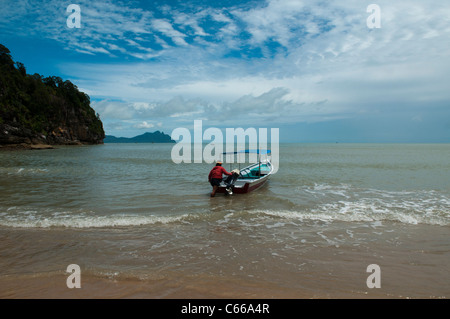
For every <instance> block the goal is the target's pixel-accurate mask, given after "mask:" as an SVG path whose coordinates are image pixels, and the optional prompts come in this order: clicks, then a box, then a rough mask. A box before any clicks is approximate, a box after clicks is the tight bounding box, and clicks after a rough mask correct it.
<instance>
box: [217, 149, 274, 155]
mask: <svg viewBox="0 0 450 319" xmlns="http://www.w3.org/2000/svg"><path fill="white" fill-rule="evenodd" d="M250 153H256V154H270V153H271V151H270V150H242V151H235V152H223V153H222V154H223V155H231V154H250Z"/></svg>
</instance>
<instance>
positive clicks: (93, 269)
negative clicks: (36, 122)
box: [0, 143, 450, 299]
mask: <svg viewBox="0 0 450 319" xmlns="http://www.w3.org/2000/svg"><path fill="white" fill-rule="evenodd" d="M173 146H174V144H104V145H91V146H87V145H86V146H58V147H56V148H55V149H49V150H32V151H23V150H22V151H19V150H17V151H2V152H0V298H8V299H9V298H11V299H13V298H113V299H116V298H117V299H118V298H136V299H137V298H139V299H140V298H148V299H172V298H176V299H197V298H198V299H202V298H239V299H241V298H242V299H246V298H249V299H251V298H258V299H259V298H263V299H266V298H268V299H269V298H272V299H310V298H313V299H323V298H326V299H328V298H331V299H334V298H338V299H340V298H357V299H360V298H361V299H372V298H374V299H378V298H382V299H384V298H393V299H397V298H401V299H403V298H427V299H428V298H432V299H440V298H448V297H450V266H449V265H450V145H449V144H342V143H335V144H280V145H279V169H278V171H277V172H276V174H273V175H272V176H271V177H270V180H269V181H268V182H267V183H266V184H265V185H264V186H262V187H261V188H259V189H257V190H255V191H253V192H251V193H248V194H234V195H231V196H230V195H228V194H218V195H216V196H215V197H210V192H211V189H212V188H211V186H210V185H209V183H208V180H207V177H208V173H209V171H210V170H211V168H212V167H213V165H214V164H211V163H206V162H203V163H180V164H176V163H174V161H173V160H172V158H171V151H172V148H173ZM237 165H238V164H237V163H234V164H231V163H224V167H225V169H227V170H231V169H233V168H236V167H237ZM240 165H241V164H240ZM74 265H75V266H74ZM73 267H75V268H73ZM74 269H75V270H74ZM77 285H78V286H77Z"/></svg>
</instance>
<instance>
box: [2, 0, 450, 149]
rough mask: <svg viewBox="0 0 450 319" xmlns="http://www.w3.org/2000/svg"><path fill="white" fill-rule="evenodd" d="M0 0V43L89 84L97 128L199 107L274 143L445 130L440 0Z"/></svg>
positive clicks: (190, 115)
mask: <svg viewBox="0 0 450 319" xmlns="http://www.w3.org/2000/svg"><path fill="white" fill-rule="evenodd" d="M0 2H1V7H2V8H1V11H0V43H2V44H3V45H5V46H6V47H8V48H9V49H10V50H11V53H12V56H13V58H14V59H15V60H16V61H20V62H22V63H24V64H25V66H26V68H27V72H28V73H31V74H33V73H39V74H42V75H44V76H49V75H56V76H60V77H62V78H63V79H69V80H71V81H72V82H73V83H74V84H76V85H77V86H78V87H79V89H80V90H82V91H84V92H86V93H88V94H89V95H90V97H91V102H92V103H91V106H92V107H93V108H94V109H95V110H96V111H97V112H98V113H99V114H100V117H101V119H102V121H103V123H104V127H105V131H106V133H107V134H110V135H115V136H126V137H131V136H135V135H138V134H142V133H144V132H152V131H155V130H162V131H164V132H166V133H169V134H170V133H171V131H172V130H173V129H175V128H177V127H186V128H189V129H191V128H192V127H193V122H194V120H203V127H204V128H206V127H220V128H226V127H243V128H248V127H255V128H256V127H267V128H279V129H280V140H281V141H282V142H336V141H337V142H450V59H449V57H450V6H449V5H448V4H447V2H446V1H442V0H439V1H437V0H431V1H419V0H411V1H404V0H402V1H378V0H371V1H361V0H346V1H344V0H340V1H318V0H312V1H300V0H292V1H289V0H279V1H275V0H267V1H241V0H229V1H221V0H214V1H212V0H211V1H198V0H196V1H192V0H185V1H162V0H161V1H157V0H155V1H144V0H140V1H138V0H136V1H111V0H101V1H87V0H80V1H78V0H71V1H61V0H49V1H39V0H18V1H17V0H15V1H13V0H0ZM72 3H73V4H78V5H79V6H80V8H81V28H73V29H71V28H68V27H67V25H66V20H67V17H68V16H69V13H67V12H66V8H67V6H68V5H69V4H72ZM372 3H375V4H377V5H378V6H379V7H380V9H381V15H380V17H381V28H375V29H370V28H368V26H367V22H366V20H367V18H368V17H369V16H370V14H371V13H368V12H367V11H366V9H367V6H368V5H369V4H372Z"/></svg>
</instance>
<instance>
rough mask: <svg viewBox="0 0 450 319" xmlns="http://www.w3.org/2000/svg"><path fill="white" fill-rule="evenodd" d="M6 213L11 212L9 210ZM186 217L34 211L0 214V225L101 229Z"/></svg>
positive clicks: (159, 222) (160, 222) (164, 222)
mask: <svg viewBox="0 0 450 319" xmlns="http://www.w3.org/2000/svg"><path fill="white" fill-rule="evenodd" d="M12 209H14V208H12ZM14 210H15V209H14ZM8 211H11V208H10V209H8ZM188 217H189V216H188V214H185V215H179V216H155V215H130V214H114V215H108V216H98V215H95V213H93V212H78V213H73V212H54V213H50V214H49V213H48V212H44V213H40V212H38V211H35V210H33V211H30V210H27V211H19V212H15V213H0V225H1V226H6V227H15V228H51V227H64V228H103V227H121V226H142V225H151V224H168V223H173V222H179V221H181V220H183V219H188Z"/></svg>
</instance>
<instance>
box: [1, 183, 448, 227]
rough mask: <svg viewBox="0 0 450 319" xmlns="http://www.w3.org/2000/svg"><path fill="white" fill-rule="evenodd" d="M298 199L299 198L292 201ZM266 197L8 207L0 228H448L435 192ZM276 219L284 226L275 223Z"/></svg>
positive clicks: (346, 191)
mask: <svg viewBox="0 0 450 319" xmlns="http://www.w3.org/2000/svg"><path fill="white" fill-rule="evenodd" d="M296 195H297V196H298V197H299V198H297V199H296V200H294V197H295V196H296ZM305 198H308V200H305ZM311 198H313V200H310V199H311ZM236 199H238V197H236ZM241 199H242V198H241ZM265 199H266V203H265V204H264V206H262V207H261V208H258V206H257V205H254V204H252V205H249V206H251V207H249V206H247V207H243V206H245V205H241V204H242V202H240V201H236V202H237V203H238V205H234V206H230V205H225V204H224V206H220V207H216V208H215V209H214V208H211V206H202V205H199V206H197V208H192V209H191V211H186V210H184V211H183V212H181V211H179V212H173V213H172V214H171V215H166V216H164V215H154V214H150V213H147V214H145V213H140V214H132V213H127V212H123V213H121V214H110V215H105V214H99V213H98V212H94V211H83V210H76V211H63V212H61V211H54V210H53V211H52V210H50V209H42V210H36V209H25V208H23V207H10V208H8V209H6V210H5V209H0V226H6V227H23V228H50V227H65V228H101V227H122V226H123V227H126V226H143V225H154V224H172V223H180V222H181V223H197V222H205V223H211V224H216V225H217V224H227V223H241V224H242V225H244V226H249V227H252V226H254V227H259V226H261V225H268V224H270V223H272V224H271V225H282V224H283V222H290V221H294V222H295V220H298V221H322V222H335V221H341V222H363V223H364V222H382V221H386V222H400V223H403V224H412V225H417V224H426V225H439V226H448V225H450V209H449V207H450V197H449V196H448V194H446V193H443V192H438V191H433V190H427V191H425V190H422V191H386V190H376V189H355V188H354V187H352V186H350V185H344V184H339V185H334V186H333V185H328V184H315V185H314V186H304V187H303V188H301V189H298V190H297V193H296V194H293V196H292V197H286V196H284V195H283V196H280V195H276V194H271V195H270V194H269V195H268V196H267V197H266V198H265ZM201 200H203V199H201ZM239 203H241V204H239ZM280 219H281V220H280ZM278 221H281V223H280V224H277V222H278ZM273 222H275V223H273Z"/></svg>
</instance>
